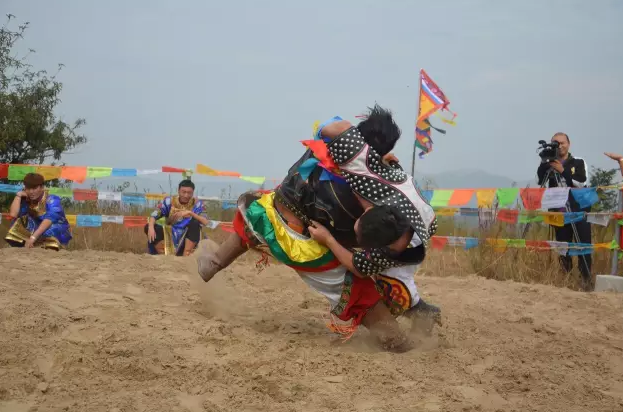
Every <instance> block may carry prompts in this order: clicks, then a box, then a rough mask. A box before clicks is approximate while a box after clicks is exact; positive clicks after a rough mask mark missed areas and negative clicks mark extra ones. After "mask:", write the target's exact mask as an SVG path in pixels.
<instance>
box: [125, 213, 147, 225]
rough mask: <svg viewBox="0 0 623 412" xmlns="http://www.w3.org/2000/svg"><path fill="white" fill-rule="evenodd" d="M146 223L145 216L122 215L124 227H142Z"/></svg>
mask: <svg viewBox="0 0 623 412" xmlns="http://www.w3.org/2000/svg"><path fill="white" fill-rule="evenodd" d="M146 224H147V217H146V216H124V217H123V226H125V227H143V226H145V225H146Z"/></svg>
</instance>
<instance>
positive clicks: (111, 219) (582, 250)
mask: <svg viewBox="0 0 623 412" xmlns="http://www.w3.org/2000/svg"><path fill="white" fill-rule="evenodd" d="M66 218H67V221H68V222H69V225H70V226H73V227H88V228H97V227H102V226H103V225H104V224H117V225H123V226H124V227H126V228H142V227H144V226H145V225H146V224H147V220H148V216H107V215H66ZM3 219H7V220H10V219H11V218H10V216H9V214H8V213H2V214H1V219H0V220H3ZM206 227H207V228H210V229H212V230H214V229H217V228H220V229H222V230H224V231H226V232H232V231H233V230H234V229H233V224H232V222H222V221H218V220H209V221H208V224H207V225H206ZM480 245H489V246H492V247H493V248H495V249H496V250H498V251H504V250H506V249H508V248H519V249H529V250H535V251H548V250H553V251H556V252H558V253H560V254H562V255H565V254H567V253H569V255H572V256H575V255H585V254H591V253H593V252H594V251H595V250H599V249H602V250H618V249H619V245H618V244H617V243H616V241H614V240H613V241H611V242H609V243H594V244H591V243H567V242H557V241H541V240H526V239H480V238H475V237H459V236H433V237H432V243H431V247H432V248H433V249H438V250H441V249H444V248H445V247H461V248H463V249H465V250H469V249H472V248H475V247H478V246H480Z"/></svg>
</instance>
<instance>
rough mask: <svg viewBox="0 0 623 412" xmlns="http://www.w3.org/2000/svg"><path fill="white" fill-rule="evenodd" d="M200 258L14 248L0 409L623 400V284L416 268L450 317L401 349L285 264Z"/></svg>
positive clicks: (5, 298) (1, 328) (603, 405)
mask: <svg viewBox="0 0 623 412" xmlns="http://www.w3.org/2000/svg"><path fill="white" fill-rule="evenodd" d="M189 262H190V261H189V260H188V259H183V258H170V257H152V256H146V255H132V254H120V253H101V252H60V253H54V252H47V251H43V250H30V251H29V250H10V249H2V250H0V411H2V412H5V411H11V412H21V411H24V412H25V411H40V412H42V411H105V412H130V411H189V412H199V411H275V412H278V411H335V410H338V411H522V412H525V411H587V410H590V411H593V412H595V411H609V412H611V411H623V296H622V295H615V294H607V293H604V294H595V293H591V294H584V293H580V292H573V291H570V290H565V289H556V288H553V287H546V286H536V285H535V286H533V285H525V284H518V283H511V282H498V281H493V280H485V279H482V278H477V277H469V278H452V277H450V278H448V277H444V278H436V277H430V276H426V277H416V279H417V282H418V285H419V286H420V288H421V292H422V294H423V295H424V296H425V297H426V298H427V299H428V300H430V301H431V302H434V303H437V304H439V305H441V306H442V308H443V311H444V325H443V327H441V328H439V329H437V330H436V331H435V332H434V333H433V335H432V336H430V337H427V338H422V337H420V338H419V347H418V349H416V350H413V351H411V352H408V353H405V354H398V355H397V354H389V353H383V352H378V351H376V350H375V349H374V348H373V347H371V346H370V345H369V343H368V339H367V333H366V332H365V331H360V332H358V333H357V334H356V335H355V336H354V337H353V339H352V340H351V341H349V342H347V343H341V341H340V340H339V339H337V338H336V337H335V336H334V335H332V334H331V333H330V332H329V331H328V329H327V328H326V326H325V322H326V320H327V317H326V313H327V304H326V302H325V301H324V299H323V298H322V297H320V296H318V295H316V294H315V293H314V292H313V291H311V290H309V289H308V288H307V287H306V286H305V285H304V284H303V282H302V281H301V280H300V279H299V278H298V277H297V276H296V275H295V273H293V272H292V271H290V270H289V269H287V268H285V267H283V266H275V265H272V266H270V267H268V268H267V269H265V270H264V271H263V272H261V273H259V274H258V273H257V270H256V269H255V267H254V265H253V264H252V262H251V261H250V260H248V259H247V261H246V262H240V263H235V264H234V265H233V266H232V267H230V268H228V269H227V270H226V271H224V272H223V273H222V276H218V277H217V278H215V279H214V281H213V283H210V284H207V285H206V284H203V283H200V282H199V281H198V278H197V277H195V276H191V275H190V274H189V272H188V269H189ZM190 266H191V269H192V264H190ZM206 300H207V301H208V302H206ZM206 303H207V304H206Z"/></svg>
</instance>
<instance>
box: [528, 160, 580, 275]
mask: <svg viewBox="0 0 623 412" xmlns="http://www.w3.org/2000/svg"><path fill="white" fill-rule="evenodd" d="M552 175H553V176H554V179H555V181H556V187H565V186H563V184H562V183H563V180H562V176H561V175H560V174H559V173H558V172H557V171H555V170H553V169H551V168H550V169H549V170H548V171H547V173H546V174H545V177H544V178H543V183H541V185H540V187H541V188H545V186H546V184H547V183H548V182H549V179H550V177H551V176H552ZM565 211H566V212H567V213H572V212H571V207H570V206H569V199H567V201H566V202H565ZM530 225H531V224H530V223H527V224H526V226H525V227H524V230H523V233H522V236H521V238H522V239H525V238H526V234H527V233H528V230H529V229H530ZM570 225H571V229H572V230H573V241H574V242H576V243H580V235H579V234H578V228H577V227H576V225H575V223H573V222H572V223H570ZM550 233H551V232H550ZM567 253H569V252H568V251H567ZM580 261H581V262H582V263H580V264H584V268H585V269H586V272H587V273H588V275H589V282H590V281H591V279H592V275H591V269H590V268H589V266H588V262H587V261H586V256H585V255H578V263H579V262H580ZM584 280H585V279H583V281H584Z"/></svg>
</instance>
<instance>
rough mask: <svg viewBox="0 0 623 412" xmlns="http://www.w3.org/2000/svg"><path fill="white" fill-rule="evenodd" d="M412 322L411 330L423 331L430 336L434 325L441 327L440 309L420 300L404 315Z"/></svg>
mask: <svg viewBox="0 0 623 412" xmlns="http://www.w3.org/2000/svg"><path fill="white" fill-rule="evenodd" d="M404 315H405V316H406V317H408V318H409V319H411V321H412V326H411V328H412V329H419V330H424V331H425V332H426V333H428V334H430V333H431V332H432V330H433V327H435V324H437V325H439V326H441V309H439V308H438V307H437V306H435V305H431V304H429V303H426V302H424V299H422V298H420V300H419V302H418V303H417V304H416V305H415V306H413V307H412V308H410V309H409V310H407V311H406V312H405V314H404Z"/></svg>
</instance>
